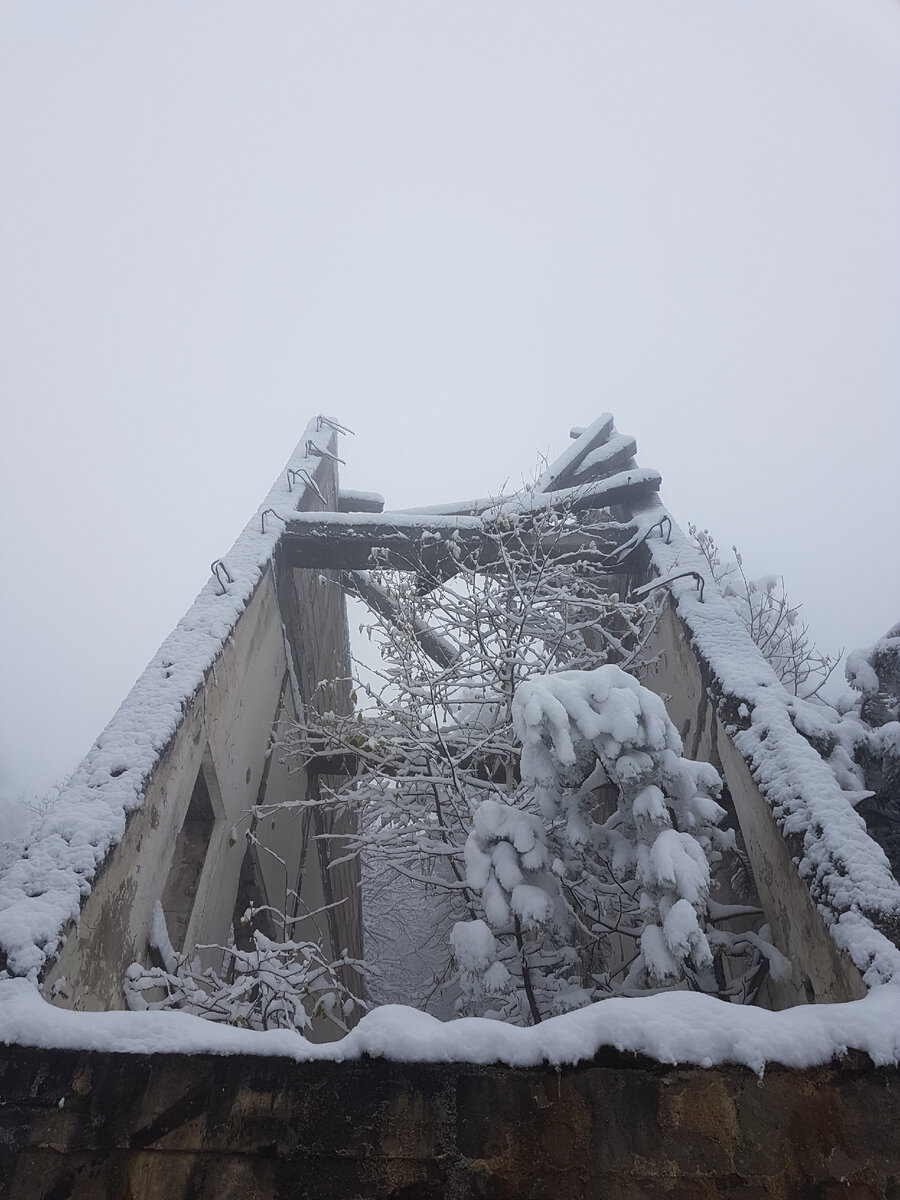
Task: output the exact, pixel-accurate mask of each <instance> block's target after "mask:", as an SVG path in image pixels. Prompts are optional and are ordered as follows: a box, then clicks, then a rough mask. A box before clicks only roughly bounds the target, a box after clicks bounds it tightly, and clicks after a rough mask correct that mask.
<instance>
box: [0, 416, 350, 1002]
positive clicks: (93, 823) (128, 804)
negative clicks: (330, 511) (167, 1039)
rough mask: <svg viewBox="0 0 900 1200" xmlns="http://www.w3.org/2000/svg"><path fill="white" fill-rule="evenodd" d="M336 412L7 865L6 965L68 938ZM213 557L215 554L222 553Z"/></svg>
mask: <svg viewBox="0 0 900 1200" xmlns="http://www.w3.org/2000/svg"><path fill="white" fill-rule="evenodd" d="M337 433H338V430H337V429H336V428H335V423H333V422H331V421H330V419H329V418H323V417H317V418H314V419H313V420H312V421H310V423H309V425H308V426H307V427H306V430H305V431H304V433H303V436H302V437H301V439H300V442H299V443H298V445H297V447H296V449H295V450H294V452H293V454H292V455H291V457H290V458H289V459H288V462H287V464H286V467H285V470H284V471H282V472H281V474H280V475H279V477H278V479H276V481H275V483H274V484H273V485H272V488H271V490H270V491H269V493H268V495H267V496H266V498H265V499H264V500H263V502H262V503H261V504H260V506H259V508H258V509H257V511H256V513H255V514H254V515H253V517H252V518H251V520H250V521H249V523H248V524H247V526H246V527H245V529H244V530H243V532H242V533H241V534H240V536H239V537H238V539H237V541H236V542H235V543H234V545H233V546H232V548H231V549H230V550H229V552H228V553H227V554H226V555H225V557H224V558H223V559H221V560H219V562H220V563H221V565H220V566H219V569H218V573H217V574H216V573H213V574H212V575H211V577H210V579H209V581H208V582H207V583H206V584H205V585H204V587H203V589H202V590H201V591H200V593H199V595H198V596H197V598H196V600H195V601H194V603H193V604H192V605H191V607H190V608H189V609H188V611H187V612H186V613H185V615H184V616H183V617H182V618H181V620H180V621H179V622H178V624H177V625H176V627H175V629H174V630H173V631H172V633H170V634H169V636H168V637H167V638H166V640H165V641H164V642H163V644H162V645H161V646H160V648H159V650H158V651H157V652H156V654H155V655H154V657H153V658H152V659H151V661H150V663H149V664H148V666H147V667H146V669H145V670H144V671H143V673H142V674H141V675H140V677H139V678H138V680H137V682H136V683H135V685H134V687H133V688H132V689H131V691H130V692H129V694H128V695H127V696H126V698H125V700H124V701H123V702H122V704H121V705H120V707H119V709H118V711H117V712H116V713H115V715H114V716H113V718H112V720H111V721H110V722H109V724H108V725H107V726H106V728H105V729H104V730H103V732H102V733H101V734H100V736H99V737H98V738H97V741H96V742H95V743H94V745H93V746H92V747H91V749H90V750H89V751H88V753H87V755H86V756H85V758H84V759H83V761H82V762H81V763H80V765H79V766H78V767H77V768H76V769H75V771H74V773H73V774H72V777H71V779H70V780H69V781H68V783H67V784H66V786H65V787H64V788H63V789H62V791H61V792H60V795H59V799H58V800H57V802H56V803H55V804H54V805H53V807H52V808H51V809H50V810H49V811H48V812H47V814H46V815H45V817H44V819H43V821H42V822H41V824H40V826H39V827H38V829H37V831H36V834H35V836H34V838H33V840H32V842H31V844H30V845H29V846H28V848H27V850H26V852H25V855H24V857H22V858H20V859H17V860H15V861H14V862H13V863H11V864H10V865H9V867H8V868H7V870H6V871H4V872H3V874H2V875H0V965H2V962H3V961H4V960H5V965H6V970H7V971H8V972H9V973H10V974H12V975H27V976H29V977H30V978H32V979H36V978H37V977H38V975H39V973H40V972H41V971H42V969H43V967H44V965H45V963H46V962H47V960H48V959H51V958H52V957H53V956H54V955H55V954H56V952H57V950H58V949H59V945H60V941H61V939H62V937H63V935H64V932H65V929H66V927H67V926H68V924H69V922H71V921H73V920H75V919H76V918H77V916H78V913H79V911H80V908H81V905H82V903H83V901H84V899H85V898H86V897H87V896H88V894H89V893H90V890H91V883H92V881H93V879H94V878H95V876H96V874H97V872H98V870H99V869H100V867H101V865H102V864H103V862H104V860H105V859H106V857H107V855H108V854H109V853H110V851H111V850H112V848H113V847H114V846H115V845H116V844H117V843H118V842H119V841H120V840H121V838H122V835H123V834H124V832H125V825H126V822H127V820H128V815H129V813H131V812H133V811H135V810H136V809H137V808H139V807H140V806H141V804H142V802H143V798H144V794H145V791H146V789H147V785H148V782H149V780H150V778H151V775H152V773H153V770H154V768H155V766H156V764H157V763H158V762H159V759H160V755H161V753H162V752H163V751H164V749H165V747H166V746H167V745H168V744H169V742H170V740H171V738H172V737H173V735H174V734H175V731H176V729H177V728H178V725H179V722H180V721H181V718H182V716H183V714H184V712H185V710H186V708H187V706H188V704H189V703H190V701H191V699H192V697H193V696H194V695H195V694H196V693H197V691H198V690H199V689H200V688H202V687H203V686H204V682H205V680H206V676H207V673H208V672H209V671H210V669H211V668H212V666H213V663H214V662H215V660H216V658H217V656H218V655H219V654H220V653H221V651H222V649H223V647H224V646H225V644H226V642H227V641H228V639H229V638H230V637H231V635H232V633H233V631H234V628H235V626H236V624H237V622H238V620H239V619H240V617H241V614H242V613H243V612H244V609H245V608H246V606H247V603H248V601H249V599H250V597H251V596H252V595H253V592H254V590H255V589H256V586H257V584H258V583H259V581H260V579H261V578H262V575H263V572H264V571H265V570H266V569H267V568H268V566H269V565H270V563H271V562H272V557H273V554H274V552H275V548H276V546H277V545H278V542H279V540H280V539H281V537H282V534H283V530H284V521H283V520H278V519H275V518H276V517H278V516H280V515H281V514H287V513H291V512H293V511H294V510H295V509H297V508H298V506H299V505H300V504H301V503H304V501H309V500H310V499H311V498H312V500H313V502H314V503H316V504H317V507H321V506H322V504H323V502H322V500H321V497H320V496H319V495H318V494H317V493H318V488H317V485H316V483H315V481H314V475H315V472H316V469H317V468H318V467H319V466H320V464H321V463H322V461H323V458H324V459H328V458H330V457H332V456H333V455H334V454H335V453H336V450H337ZM213 566H214V567H215V566H216V564H213Z"/></svg>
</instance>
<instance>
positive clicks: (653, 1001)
mask: <svg viewBox="0 0 900 1200" xmlns="http://www.w3.org/2000/svg"><path fill="white" fill-rule="evenodd" d="M897 998H898V997H897V989H896V988H895V987H881V988H876V989H875V990H874V991H872V992H870V993H869V995H868V996H866V997H865V998H864V999H862V1000H854V1001H852V1002H850V1003H847V1004H815V1005H806V1004H802V1005H797V1006H796V1007H795V1008H788V1009H784V1010H783V1011H782V1012H769V1011H767V1010H766V1009H762V1008H753V1007H749V1006H746V1005H742V1004H728V1003H726V1002H725V1001H724V1000H717V999H716V998H715V997H713V996H704V995H702V994H701V993H699V992H664V993H662V994H660V995H656V996H646V997H633V996H631V997H628V998H622V999H620V998H616V997H612V998H610V999H608V1000H601V1001H599V1002H598V1003H596V1004H591V1005H588V1007H587V1008H581V1009H578V1010H577V1011H575V1012H569V1013H564V1014H562V1015H561V1016H557V1017H551V1018H550V1019H549V1020H546V1021H542V1022H541V1024H540V1025H534V1026H531V1027H529V1028H525V1029H523V1028H520V1027H519V1026H516V1025H508V1024H506V1023H505V1022H502V1021H492V1020H488V1019H487V1018H485V1017H462V1018H459V1019H457V1020H453V1021H446V1022H442V1021H439V1020H438V1019H437V1018H436V1017H432V1016H429V1014H428V1013H423V1012H420V1011H419V1010H418V1009H415V1008H406V1007H404V1006H402V1005H397V1004H387V1005H384V1006H383V1007H382V1008H376V1009H375V1010H374V1011H373V1012H370V1013H368V1014H367V1015H366V1016H364V1017H363V1019H362V1020H361V1021H360V1023H359V1024H358V1025H357V1026H356V1028H355V1029H353V1030H352V1031H351V1032H350V1033H349V1034H347V1036H346V1037H344V1038H341V1040H340V1041H337V1042H325V1043H321V1044H316V1043H313V1042H309V1041H307V1040H306V1039H305V1038H304V1037H303V1036H302V1035H301V1034H299V1033H295V1032H294V1031H293V1030H289V1029H273V1030H269V1031H268V1032H266V1033H259V1032H256V1031H254V1030H250V1029H236V1028H234V1027H232V1026H227V1025H219V1024H216V1023H214V1022H212V1021H205V1020H204V1019H203V1018H202V1017H195V1016H191V1015H189V1014H188V1013H178V1012H101V1013H94V1012H70V1011H68V1010H67V1009H61V1008H55V1007H54V1006H53V1005H51V1004H49V1003H47V1001H45V1000H44V999H43V998H42V997H41V995H40V993H39V992H38V991H37V989H36V988H34V987H33V986H32V985H31V984H30V983H28V982H27V981H26V980H24V979H7V980H0V1044H6V1045H9V1044H13V1045H19V1046H36V1047H39V1048H51V1047H52V1048H60V1049H70V1050H99V1051H104V1052H107V1053H120V1054H154V1053H159V1054H255V1055H261V1056H266V1057H270V1056H278V1057H283V1058H292V1059H294V1060H295V1061H298V1062H310V1061H319V1062H322V1061H331V1062H346V1061H353V1060H357V1059H360V1058H362V1056H363V1055H368V1056H370V1057H372V1058H387V1059H389V1060H392V1061H394V1062H431V1063H441V1062H466V1063H497V1062H499V1063H506V1064H508V1065H509V1066H511V1067H531V1066H537V1065H539V1064H540V1063H551V1064H556V1065H560V1066H562V1065H568V1064H574V1063H579V1062H588V1061H590V1060H591V1059H592V1058H593V1057H594V1055H595V1054H596V1053H597V1052H598V1050H600V1049H601V1047H603V1046H612V1047H614V1048H615V1049H617V1050H624V1051H629V1052H632V1053H635V1054H644V1055H647V1056H648V1057H650V1058H654V1059H656V1060H657V1061H658V1062H663V1063H691V1064H694V1065H696V1066H699V1067H712V1066H715V1065H717V1064H719V1063H738V1064H741V1065H743V1066H746V1067H749V1068H750V1069H751V1070H753V1071H756V1072H757V1073H758V1074H762V1072H763V1071H764V1069H765V1067H766V1066H767V1065H768V1064H770V1063H780V1064H782V1065H784V1066H787V1067H794V1068H798V1069H802V1068H806V1067H815V1066H820V1065H823V1064H825V1063H829V1062H831V1060H832V1059H834V1058H840V1057H842V1056H843V1055H845V1054H846V1053H847V1051H848V1050H859V1051H862V1052H863V1053H865V1054H868V1055H869V1057H870V1058H871V1059H872V1061H873V1062H874V1063H875V1065H876V1066H896V1065H897V1064H898V1063H900V1004H898V1003H897Z"/></svg>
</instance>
